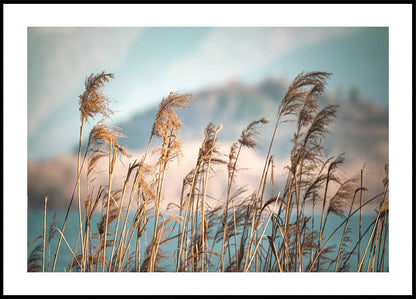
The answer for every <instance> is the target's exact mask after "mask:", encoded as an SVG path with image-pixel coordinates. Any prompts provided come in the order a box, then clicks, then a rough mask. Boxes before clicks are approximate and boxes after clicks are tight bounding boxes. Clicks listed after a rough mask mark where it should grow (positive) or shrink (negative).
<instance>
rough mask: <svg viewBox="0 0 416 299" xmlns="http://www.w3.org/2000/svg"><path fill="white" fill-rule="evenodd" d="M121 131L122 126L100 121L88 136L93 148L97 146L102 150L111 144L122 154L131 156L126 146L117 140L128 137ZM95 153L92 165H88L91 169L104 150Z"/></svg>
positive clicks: (92, 157)
mask: <svg viewBox="0 0 416 299" xmlns="http://www.w3.org/2000/svg"><path fill="white" fill-rule="evenodd" d="M119 131H120V128H117V127H114V126H113V127H111V126H109V125H107V124H104V123H100V124H98V125H96V126H94V127H93V128H92V129H91V132H90V135H89V137H88V144H89V145H90V147H91V148H93V147H97V149H99V150H101V149H102V148H103V147H104V146H105V145H106V144H107V145H108V144H111V145H112V146H114V147H115V148H117V149H118V150H119V152H120V153H121V154H122V155H124V156H130V154H129V153H128V151H127V150H126V149H125V148H124V147H122V146H120V145H119V144H118V142H117V138H120V137H121V138H125V137H126V135H124V134H122V133H120V132H119ZM95 153H96V155H92V156H91V160H90V166H89V167H88V168H89V170H90V168H91V167H92V166H94V165H95V163H96V162H97V160H98V159H99V158H101V157H102V156H103V155H102V152H100V151H96V152H95ZM91 164H92V165H91Z"/></svg>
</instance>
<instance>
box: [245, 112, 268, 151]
mask: <svg viewBox="0 0 416 299" xmlns="http://www.w3.org/2000/svg"><path fill="white" fill-rule="evenodd" d="M268 122H269V121H268V120H267V119H265V118H261V119H259V120H256V121H253V122H251V123H250V124H249V125H248V126H247V128H245V129H244V130H243V131H242V132H241V136H240V138H239V139H238V142H239V143H240V144H241V145H242V146H245V147H248V148H255V147H257V146H258V145H257V139H259V136H260V133H259V132H258V130H257V129H256V126H257V125H258V124H267V123H268Z"/></svg>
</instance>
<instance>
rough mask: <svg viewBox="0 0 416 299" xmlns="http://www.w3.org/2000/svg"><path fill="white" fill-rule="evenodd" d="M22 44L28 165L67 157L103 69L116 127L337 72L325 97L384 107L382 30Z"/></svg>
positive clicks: (66, 38) (221, 31) (39, 32)
mask: <svg viewBox="0 0 416 299" xmlns="http://www.w3.org/2000/svg"><path fill="white" fill-rule="evenodd" d="M27 38H28V106H27V109H28V157H29V159H43V158H49V157H53V156H55V155H59V154H62V153H67V152H69V151H70V150H71V149H72V148H73V146H74V144H76V142H77V136H78V133H79V132H78V128H79V124H80V120H79V111H78V96H79V95H80V94H81V93H82V92H83V88H84V80H85V78H86V76H88V75H89V74H91V73H97V72H101V71H103V70H105V71H107V72H112V73H115V79H114V80H112V81H110V82H109V83H108V84H107V85H106V88H105V90H104V92H105V93H106V94H108V95H109V97H110V98H112V99H114V100H116V101H117V103H116V104H114V105H113V106H112V107H113V108H114V110H115V111H116V114H115V116H114V118H113V120H114V122H117V121H120V120H123V119H126V118H128V117H129V116H130V115H132V114H133V113H135V112H138V111H142V110H144V109H146V108H148V107H150V106H153V105H157V104H158V103H159V101H160V100H161V99H162V98H163V97H164V96H166V95H167V94H168V93H169V92H170V91H181V92H197V91H198V90H199V89H201V88H206V87H210V86H215V85H219V84H224V83H226V82H227V81H228V80H232V79H239V80H242V81H244V82H247V83H248V84H256V83H257V82H260V81H261V80H263V79H264V78H266V77H276V78H286V79H287V80H292V79H293V78H294V77H295V76H296V75H297V74H298V73H300V72H302V71H306V72H309V71H316V70H319V71H327V72H331V73H333V77H332V78H331V80H330V81H329V84H328V90H329V91H334V90H343V91H345V92H348V91H349V90H351V88H356V89H358V91H359V93H360V94H361V95H362V96H363V97H365V98H368V99H370V100H373V101H376V102H378V103H380V104H382V105H388V83H389V80H388V45H389V43H388V41H389V39H388V28H387V27H374V28H354V27H343V28H341V27H321V28H319V27H304V28H296V27H267V28H260V27H249V28H245V27H226V28H221V27H183V28H179V27H152V28H144V27H142V28H120V27H115V28H111V27H105V28H94V27H85V28H84V27H78V28H69V27H55V28H54V27H46V28H40V27H29V28H28V31H27ZM87 130H88V128H87Z"/></svg>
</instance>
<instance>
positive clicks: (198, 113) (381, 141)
mask: <svg viewBox="0 0 416 299" xmlns="http://www.w3.org/2000/svg"><path fill="white" fill-rule="evenodd" d="M288 85H289V82H287V81H284V80H277V79H273V78H269V79H266V80H264V81H263V82H261V83H260V84H258V85H255V86H250V85H247V84H244V83H243V82H240V81H231V82H229V83H228V84H225V85H223V86H219V87H215V88H209V89H205V90H202V91H200V92H197V93H196V94H195V100H194V101H192V102H191V104H190V105H189V107H188V109H186V110H180V111H178V115H179V117H180V119H181V120H182V122H183V123H184V127H183V128H182V130H181V132H180V135H181V137H182V139H183V140H184V142H185V141H187V140H201V142H202V140H203V137H204V129H205V128H206V126H207V125H208V123H209V122H213V123H214V124H215V125H217V126H218V125H219V124H221V123H222V124H223V129H222V130H221V131H220V133H219V136H218V141H219V142H221V141H229V142H235V141H237V140H238V138H239V136H240V134H241V131H242V130H243V129H244V128H245V127H246V126H247V125H248V124H249V123H250V122H252V121H255V120H258V119H260V118H262V117H265V118H266V119H268V120H269V121H270V123H268V124H266V125H263V126H262V127H261V130H260V133H261V135H260V140H259V143H260V146H261V148H262V150H263V151H264V150H266V149H267V147H268V144H269V142H270V138H271V134H272V132H273V128H274V122H275V117H276V113H277V109H278V106H279V104H280V101H281V99H282V98H283V97H284V95H285V93H286V90H287V87H288ZM319 104H320V107H321V108H324V107H325V106H327V105H329V104H335V105H339V108H338V112H337V119H336V121H335V122H334V123H333V124H331V125H330V127H329V129H330V131H331V132H332V133H331V134H329V135H328V136H327V140H326V143H325V145H326V149H327V151H328V153H329V154H334V155H337V154H340V153H342V152H346V153H348V154H349V156H350V157H352V159H355V158H358V157H361V158H363V160H368V159H370V158H371V159H374V160H383V159H387V156H386V153H384V154H383V153H381V152H382V151H387V143H388V107H383V106H381V105H380V104H378V103H377V101H374V100H371V99H365V98H363V97H362V96H360V94H359V91H358V90H357V89H356V88H351V90H350V91H349V92H348V93H346V94H344V93H342V92H337V93H325V94H324V95H323V96H322V98H321V99H320V100H319ZM156 112H157V107H153V108H152V109H149V110H147V111H144V112H141V113H138V114H136V115H135V116H133V117H132V118H131V119H130V120H128V121H126V122H123V123H120V124H117V126H118V127H120V128H122V132H123V133H124V134H125V135H127V137H128V138H126V139H121V140H120V143H121V144H122V145H124V146H126V147H127V148H128V149H130V150H135V149H140V148H144V147H145V145H146V143H147V141H148V140H149V136H150V131H151V128H152V125H153V121H154V117H155V115H156ZM292 136H293V125H291V124H290V123H289V124H288V123H285V124H282V125H281V126H280V127H279V130H278V138H283V140H284V142H281V143H279V144H278V145H276V149H275V151H276V154H277V155H279V156H286V155H287V154H288V151H290V148H291V144H290V138H291V137H292ZM379 145H380V146H381V145H382V146H383V149H380V148H378V146H379ZM260 150H261V149H260ZM384 162H385V163H387V160H386V161H384ZM384 162H383V163H384Z"/></svg>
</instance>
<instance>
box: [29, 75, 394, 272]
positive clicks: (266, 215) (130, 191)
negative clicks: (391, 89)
mask: <svg viewBox="0 0 416 299" xmlns="http://www.w3.org/2000/svg"><path fill="white" fill-rule="evenodd" d="M330 76H331V74H330V73H325V72H311V73H301V74H299V75H298V76H297V77H296V78H295V79H294V80H293V82H292V84H291V85H290V86H289V88H288V90H287V93H286V94H285V96H284V97H283V99H282V101H281V103H280V105H279V106H278V107H277V110H276V118H275V119H274V121H273V122H274V130H273V134H272V136H270V143H269V147H268V149H267V155H266V157H265V159H264V165H263V169H262V172H261V173H259V176H258V185H257V188H256V189H255V190H246V188H245V187H243V186H238V185H237V183H236V176H237V175H238V174H239V172H240V170H241V168H240V166H239V165H240V164H243V163H244V161H240V160H239V158H240V154H241V152H242V151H243V149H244V148H247V149H250V150H256V148H257V145H258V140H259V138H260V137H261V136H260V133H261V131H262V125H264V124H267V123H268V122H269V120H266V119H264V118H261V119H260V120H256V121H253V122H251V123H250V124H248V126H247V127H246V128H244V129H243V130H242V132H241V135H240V137H239V138H238V139H237V141H236V142H235V143H233V144H232V146H231V148H230V151H229V153H228V154H227V155H224V154H223V153H221V152H220V151H219V150H218V146H217V145H218V140H219V139H220V138H221V129H222V125H219V126H216V125H214V124H213V123H209V124H208V126H207V127H206V129H205V132H204V138H203V141H202V143H201V146H200V148H199V152H198V155H197V157H196V159H195V167H194V168H193V169H191V170H190V171H189V173H188V174H187V175H186V176H185V177H184V178H183V180H182V189H181V195H180V198H177V199H170V201H171V202H170V203H169V204H168V206H173V207H175V208H176V210H175V211H176V213H174V214H173V215H168V214H167V213H165V212H164V211H161V203H162V201H163V200H165V198H164V196H163V194H164V193H163V192H164V185H165V179H166V174H167V172H168V171H169V166H170V165H171V162H172V161H173V160H175V159H180V158H181V157H182V141H181V139H180V130H181V128H182V127H183V123H182V122H181V120H180V119H179V117H178V115H177V110H180V109H186V108H187V107H188V105H190V104H191V101H192V100H194V96H193V95H192V94H181V93H178V92H176V93H173V92H172V93H170V94H169V95H168V96H167V97H166V98H164V99H163V100H162V101H161V103H160V105H159V108H158V111H157V114H156V116H155V119H154V123H153V126H152V128H151V131H150V134H149V141H148V143H147V145H146V149H145V152H144V155H143V156H142V157H137V159H136V160H135V161H134V162H133V163H130V164H129V166H128V167H127V171H126V175H125V177H124V178H123V184H122V187H120V188H118V187H114V184H113V181H114V168H115V165H116V163H117V162H118V160H120V157H122V156H129V153H128V152H127V150H126V149H125V148H124V147H122V146H121V145H120V144H119V141H118V139H119V138H123V137H126V136H124V135H123V134H121V133H120V130H119V129H118V128H115V127H113V126H111V125H110V124H108V121H109V120H110V117H111V115H112V110H111V109H110V108H109V104H110V103H111V101H110V100H109V99H108V97H107V96H106V95H104V94H103V92H102V89H103V87H104V84H105V83H106V82H108V81H109V80H110V79H113V78H114V75H113V74H108V73H105V72H102V73H99V74H96V75H95V74H91V75H90V76H88V77H87V79H86V81H85V91H84V93H83V94H81V95H80V100H79V110H80V113H81V118H80V119H81V124H80V134H79V148H78V162H77V177H76V183H75V186H74V188H73V193H72V195H71V200H70V202H69V206H68V209H67V212H66V215H65V219H64V221H63V224H62V227H61V228H58V225H57V224H56V223H55V222H53V223H51V224H50V227H49V238H48V244H49V245H48V246H49V250H48V258H47V261H48V263H47V265H48V267H47V268H46V262H45V257H46V237H47V236H46V231H47V229H46V210H47V206H46V203H47V198H45V211H44V216H45V218H44V219H45V220H44V226H43V227H44V230H43V234H42V236H41V237H40V238H42V240H43V243H42V244H40V245H37V246H35V247H34V248H33V250H32V251H31V253H30V255H29V257H28V271H46V270H48V271H52V272H54V271H57V270H59V269H56V262H57V259H58V258H59V253H60V246H61V241H62V240H64V241H65V245H66V246H67V247H68V248H69V249H70V251H71V255H72V256H71V258H72V260H71V262H70V264H69V265H68V267H66V268H65V271H80V272H104V271H105V272H124V271H128V272H130V271H132V272H155V271H165V270H166V269H165V267H166V263H169V264H170V265H172V266H174V268H175V270H176V271H178V272H208V271H219V272H249V271H256V272H259V271H261V272H311V271H328V269H330V267H331V266H332V265H334V271H385V270H386V268H387V269H388V265H387V263H386V254H387V249H388V243H387V242H388V241H387V239H388V212H389V208H388V167H386V169H385V170H386V177H385V179H384V188H383V190H382V191H381V192H380V193H379V194H378V195H376V196H373V197H372V198H371V199H369V200H367V201H366V202H364V201H363V193H364V192H366V191H367V189H366V188H365V187H364V185H363V169H364V168H363V169H361V172H360V176H353V177H351V178H347V179H342V177H341V175H339V169H340V168H341V167H342V164H343V163H344V156H343V154H340V155H338V156H336V157H329V158H328V157H325V155H324V140H325V136H326V134H328V133H329V132H330V125H331V123H333V122H334V121H335V119H336V112H337V109H338V108H339V107H338V106H335V105H328V106H326V107H323V108H321V107H319V104H318V100H319V98H320V97H321V95H322V94H323V93H324V91H325V85H326V83H327V80H329V78H330ZM97 115H101V117H102V118H101V120H100V121H98V122H97V123H96V124H95V126H94V127H93V129H92V130H91V132H90V133H89V137H88V142H87V146H86V147H85V148H84V152H82V146H81V140H82V135H83V127H84V124H85V123H86V122H89V121H91V120H93V119H95V117H96V116H97ZM287 122H292V123H294V124H295V132H294V134H293V138H292V140H291V142H292V149H291V151H290V162H289V164H288V165H287V167H286V169H287V173H286V175H287V176H286V183H285V184H284V186H283V188H281V187H278V185H276V184H275V163H276V161H275V160H276V158H275V157H274V156H273V155H272V147H273V146H274V145H277V146H279V140H278V139H277V136H278V129H279V128H280V127H281V126H282V125H284V124H285V123H287ZM265 137H267V136H265ZM265 137H262V138H265ZM155 142H157V145H156V146H154V147H153V149H151V145H152V144H155ZM224 157H226V158H224ZM151 158H153V159H151ZM103 159H107V161H108V162H107V163H108V168H107V172H106V173H99V172H97V171H96V166H97V163H98V162H99V161H101V160H103ZM85 164H86V165H87V166H86V169H84V168H85V167H84V166H85ZM220 168H221V169H222V168H224V169H226V170H227V174H228V175H227V183H226V194H225V195H224V198H222V199H220V200H219V201H218V204H217V205H215V206H213V205H210V204H208V201H207V197H208V194H209V190H210V184H209V179H210V176H212V174H213V173H214V174H215V170H216V169H220ZM83 171H84V172H85V173H86V176H87V184H86V186H81V184H80V177H81V173H82V172H83ZM99 175H103V176H105V178H106V179H107V185H100V186H99V187H98V189H97V188H96V186H94V184H93V182H94V180H95V179H96V178H97V176H99ZM82 188H84V189H86V197H85V198H81V189H82ZM280 188H281V189H280ZM334 188H335V190H336V191H335V192H330V190H333V189H334ZM268 190H272V191H273V193H274V194H278V195H277V196H273V195H271V196H270V195H269V194H270V192H268ZM247 192H251V193H249V194H250V195H248V196H247V195H246V194H247ZM358 194H359V198H360V199H359V204H357V203H356V197H357V196H358ZM75 195H77V197H78V225H79V232H78V238H77V241H76V243H75V244H69V243H68V242H67V240H66V238H65V226H66V223H67V220H68V214H69V210H70V208H71V205H72V203H73V199H74V197H75ZM374 201H378V202H379V209H378V210H377V211H376V219H375V220H374V222H373V223H371V225H370V226H368V227H366V228H365V227H362V226H363V224H362V211H363V207H365V206H367V205H369V204H370V203H372V202H374ZM126 202H127V203H126ZM357 205H358V207H357ZM307 206H310V207H311V209H312V213H308V212H307ZM82 207H83V208H82ZM354 207H355V208H354ZM356 213H359V214H360V223H359V231H358V232H352V231H351V228H350V227H349V223H350V219H351V217H352V216H353V215H354V214H356ZM94 217H98V218H99V219H100V221H99V223H98V225H97V227H92V225H91V223H92V219H93V218H94ZM316 217H319V220H318V219H316ZM330 217H338V218H340V219H342V221H341V222H340V224H339V225H338V226H337V227H335V228H333V227H330V228H328V227H327V223H328V219H329V218H330ZM149 223H152V224H153V229H149V228H148V225H149ZM329 229H330V231H329V232H328V230H329ZM341 231H342V234H341V238H340V239H339V240H337V242H336V244H338V246H337V248H334V247H333V246H332V247H331V246H329V245H328V244H329V243H330V241H331V240H333V239H332V238H333V237H334V236H335V235H336V233H337V232H341ZM56 232H58V235H59V240H58V245H57V248H56V252H55V255H54V259H53V263H52V267H50V248H51V245H50V242H51V239H52V238H53V236H54V235H55V233H56ZM351 234H356V235H357V236H358V242H356V244H355V245H354V246H346V244H347V243H348V242H349V241H350V239H351V238H350V235H351ZM40 238H38V239H35V240H34V241H33V244H36V242H37V241H38V240H39V239H40ZM364 242H365V243H364ZM33 244H30V245H29V246H32V245H33ZM134 244H135V245H134ZM167 244H169V246H175V250H174V254H173V255H170V256H168V255H167V252H166V251H164V250H163V248H164V246H166V245H167ZM362 244H365V249H364V251H362V248H361V245H362ZM351 247H352V249H351ZM331 254H332V255H331ZM353 257H355V258H356V259H357V264H358V266H357V268H356V269H349V268H348V264H349V261H350V260H352V259H353ZM168 258H170V259H169V261H168V262H166V260H167V259H168Z"/></svg>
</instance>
